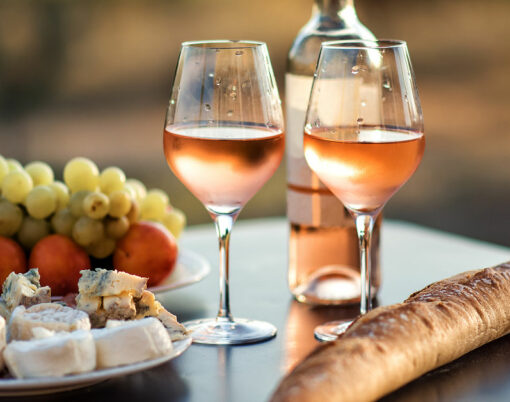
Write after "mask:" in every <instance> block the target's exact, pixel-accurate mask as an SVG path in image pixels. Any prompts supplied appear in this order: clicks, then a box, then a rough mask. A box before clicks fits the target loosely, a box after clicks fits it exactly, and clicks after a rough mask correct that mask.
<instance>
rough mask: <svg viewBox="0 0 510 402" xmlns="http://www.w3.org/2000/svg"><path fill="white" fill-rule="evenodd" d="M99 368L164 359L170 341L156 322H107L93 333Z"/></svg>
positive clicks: (160, 325) (145, 319)
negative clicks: (158, 358)
mask: <svg viewBox="0 0 510 402" xmlns="http://www.w3.org/2000/svg"><path fill="white" fill-rule="evenodd" d="M92 334H93V336H94V341H95V342H96V352H97V356H96V360H97V367H98V368H106V367H116V366H122V365H125V364H132V363H138V362H141V361H144V360H149V359H154V358H156V357H160V356H164V355H167V354H168V353H170V352H171V351H172V348H173V347H172V341H171V340H170V336H169V335H168V332H167V331H166V329H165V327H164V326H163V324H162V323H161V322H160V321H159V320H157V319H156V318H152V317H150V318H143V319H141V320H135V321H117V320H108V321H107V323H106V327H105V328H102V329H93V330H92Z"/></svg>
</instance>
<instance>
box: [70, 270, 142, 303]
mask: <svg viewBox="0 0 510 402" xmlns="http://www.w3.org/2000/svg"><path fill="white" fill-rule="evenodd" d="M80 273H81V278H80V280H79V281H78V290H79V292H80V294H81V295H87V296H100V297H105V296H118V295H120V294H121V293H124V292H131V293H132V294H133V296H135V297H140V296H141V294H142V292H143V291H144V290H145V289H146V288H147V278H142V277H140V276H136V275H130V274H128V273H126V272H121V271H116V270H115V271H109V270H107V269H102V268H96V269H95V270H89V269H87V270H83V271H80Z"/></svg>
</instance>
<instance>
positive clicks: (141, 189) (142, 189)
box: [126, 179, 147, 203]
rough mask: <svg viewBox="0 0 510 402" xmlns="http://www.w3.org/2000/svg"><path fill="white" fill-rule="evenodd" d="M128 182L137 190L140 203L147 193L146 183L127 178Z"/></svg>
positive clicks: (137, 198)
mask: <svg viewBox="0 0 510 402" xmlns="http://www.w3.org/2000/svg"><path fill="white" fill-rule="evenodd" d="M126 184H127V185H129V186H130V187H131V188H132V189H133V190H135V192H136V200H137V201H138V202H139V203H140V202H142V200H143V199H144V198H145V196H146V195H147V189H146V188H145V184H143V183H142V182H141V181H140V180H137V179H127V180H126Z"/></svg>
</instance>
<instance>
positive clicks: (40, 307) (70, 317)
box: [9, 303, 90, 340]
mask: <svg viewBox="0 0 510 402" xmlns="http://www.w3.org/2000/svg"><path fill="white" fill-rule="evenodd" d="M36 327H42V328H46V329H48V330H51V331H57V332H61V331H65V332H71V331H76V330H78V329H84V330H89V329H90V320H89V317H88V315H87V313H85V312H83V311H80V310H75V309H72V308H70V307H66V306H62V305H60V304H57V303H42V304H36V305H35V306H32V307H29V308H28V309H25V307H23V306H18V307H16V308H15V309H14V311H13V312H12V315H11V319H10V322H9V339H12V340H29V339H31V338H32V337H33V333H32V329H33V328H36Z"/></svg>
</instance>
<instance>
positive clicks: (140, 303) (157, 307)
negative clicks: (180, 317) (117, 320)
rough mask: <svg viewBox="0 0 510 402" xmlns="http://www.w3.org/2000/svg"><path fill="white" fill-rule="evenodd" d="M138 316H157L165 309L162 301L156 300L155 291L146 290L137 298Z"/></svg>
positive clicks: (138, 317)
mask: <svg viewBox="0 0 510 402" xmlns="http://www.w3.org/2000/svg"><path fill="white" fill-rule="evenodd" d="M135 305H136V318H137V319H140V318H144V317H157V315H158V314H159V313H160V312H161V311H162V310H164V307H163V306H162V305H161V303H160V302H158V301H157V300H156V296H154V293H152V292H149V291H148V290H144V291H143V292H142V295H141V296H140V297H139V298H136V299H135Z"/></svg>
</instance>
